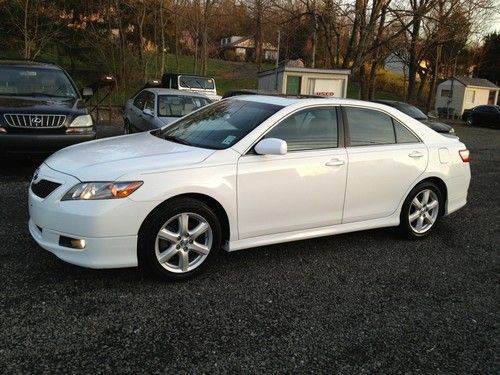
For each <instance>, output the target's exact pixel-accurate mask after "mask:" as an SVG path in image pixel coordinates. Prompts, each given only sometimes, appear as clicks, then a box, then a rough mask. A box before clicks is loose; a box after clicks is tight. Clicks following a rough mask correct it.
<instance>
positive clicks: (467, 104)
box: [435, 77, 500, 116]
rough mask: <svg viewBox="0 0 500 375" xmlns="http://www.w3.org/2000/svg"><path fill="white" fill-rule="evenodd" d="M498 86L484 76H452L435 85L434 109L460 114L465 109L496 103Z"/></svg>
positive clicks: (499, 89)
mask: <svg viewBox="0 0 500 375" xmlns="http://www.w3.org/2000/svg"><path fill="white" fill-rule="evenodd" d="M499 91H500V87H498V86H497V85H495V84H494V83H492V82H490V81H488V80H487V79H484V78H470V77H452V78H450V79H448V80H446V81H444V82H442V83H440V84H439V85H438V87H437V91H436V107H435V108H436V110H437V111H438V113H449V114H453V115H456V116H461V115H462V113H463V112H464V110H465V109H469V108H474V107H476V106H478V105H485V104H497V103H498V92H499Z"/></svg>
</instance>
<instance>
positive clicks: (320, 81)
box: [259, 66, 351, 98]
mask: <svg viewBox="0 0 500 375" xmlns="http://www.w3.org/2000/svg"><path fill="white" fill-rule="evenodd" d="M350 74H351V71H350V70H349V69H312V68H298V67H291V66H281V67H278V69H270V70H265V71H262V72H260V73H259V90H262V91H268V92H276V93H281V94H288V95H319V96H331V97H336V98H345V97H346V96H347V83H348V79H349V75H350Z"/></svg>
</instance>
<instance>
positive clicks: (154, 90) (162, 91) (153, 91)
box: [143, 87, 207, 98]
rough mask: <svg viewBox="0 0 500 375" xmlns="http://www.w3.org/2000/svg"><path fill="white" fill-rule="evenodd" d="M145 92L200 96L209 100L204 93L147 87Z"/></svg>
mask: <svg viewBox="0 0 500 375" xmlns="http://www.w3.org/2000/svg"><path fill="white" fill-rule="evenodd" d="M144 90H145V91H149V92H152V93H153V94H156V95H179V96H198V97H201V98H207V96H206V95H204V94H203V93H202V92H201V93H198V92H192V91H187V90H176V89H163V88H161V87H147V88H145V89H144ZM144 90H143V91H144Z"/></svg>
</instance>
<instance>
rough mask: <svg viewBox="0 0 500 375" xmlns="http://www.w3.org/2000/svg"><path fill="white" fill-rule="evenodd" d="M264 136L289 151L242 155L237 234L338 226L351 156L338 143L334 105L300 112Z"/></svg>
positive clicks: (240, 160) (253, 234) (252, 235)
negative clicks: (282, 144)
mask: <svg viewBox="0 0 500 375" xmlns="http://www.w3.org/2000/svg"><path fill="white" fill-rule="evenodd" d="M264 137H265V138H279V139H283V140H285V141H286V142H287V145H288V152H287V154H285V155H257V154H255V153H248V154H246V155H243V156H241V158H240V159H239V162H238V182H237V186H238V198H237V199H238V228H239V238H240V239H244V238H250V237H257V236H263V235H269V234H277V233H284V232H292V231H296V230H305V229H312V228H320V227H326V226H331V225H334V224H339V223H340V222H341V221H342V208H343V204H344V191H345V183H346V176H347V156H346V151H345V149H344V148H339V147H338V138H339V137H338V128H337V116H336V109H335V108H334V107H313V108H310V109H305V110H301V111H298V112H296V113H294V114H292V115H290V116H289V117H287V118H286V119H284V120H282V121H281V122H280V123H278V124H277V125H276V126H274V127H273V128H272V129H271V130H270V131H269V132H268V133H267V134H266V135H265V136H264Z"/></svg>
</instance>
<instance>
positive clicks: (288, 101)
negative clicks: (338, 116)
mask: <svg viewBox="0 0 500 375" xmlns="http://www.w3.org/2000/svg"><path fill="white" fill-rule="evenodd" d="M223 100H246V101H251V102H257V103H267V104H275V105H280V106H283V107H288V106H291V105H295V104H302V105H303V106H309V105H316V104H331V105H355V106H363V107H371V108H379V109H384V108H387V107H385V105H383V104H380V103H374V102H369V101H365V100H358V99H344V98H288V97H281V96H268V95H238V96H231V97H229V98H227V99H223Z"/></svg>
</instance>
